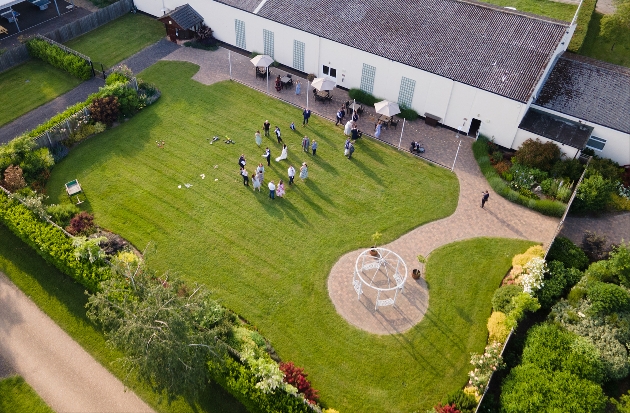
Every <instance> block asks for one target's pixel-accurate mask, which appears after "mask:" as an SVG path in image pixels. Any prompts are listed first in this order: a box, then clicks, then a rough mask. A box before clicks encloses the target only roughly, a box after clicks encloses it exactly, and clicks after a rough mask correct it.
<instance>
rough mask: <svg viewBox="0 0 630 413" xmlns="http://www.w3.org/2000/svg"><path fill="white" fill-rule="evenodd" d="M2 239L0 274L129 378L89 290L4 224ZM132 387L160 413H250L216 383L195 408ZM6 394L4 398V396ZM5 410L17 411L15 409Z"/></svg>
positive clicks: (112, 368)
mask: <svg viewBox="0 0 630 413" xmlns="http://www.w3.org/2000/svg"><path fill="white" fill-rule="evenodd" d="M0 240H1V241H0V271H2V272H4V273H5V274H6V275H7V276H8V277H9V279H10V280H11V281H12V282H13V283H14V284H16V285H17V286H18V288H19V289H20V290H22V291H23V292H24V293H25V294H26V295H27V296H29V297H30V298H31V299H32V300H33V301H34V302H35V304H37V306H38V307H39V308H40V309H41V310H42V311H43V312H45V313H46V314H47V315H48V316H49V317H50V318H52V319H53V321H55V323H57V324H58V325H59V326H60V327H61V328H62V329H63V330H64V331H65V332H66V333H68V335H70V336H71V337H72V338H73V339H74V340H76V341H77V342H78V343H79V344H80V345H81V346H82V347H83V348H84V349H85V350H86V351H87V352H88V353H90V354H91V355H92V357H94V358H95V359H96V360H97V361H98V362H99V363H101V364H102V365H103V366H105V367H106V368H107V369H108V370H109V371H111V372H112V373H113V374H115V375H116V376H117V377H118V378H120V379H122V378H124V377H125V372H124V371H123V370H122V368H121V367H120V365H119V364H117V363H115V361H116V360H117V359H118V358H120V357H121V356H122V354H121V353H119V352H117V351H116V350H113V349H112V348H110V347H109V346H108V345H107V344H106V342H105V337H104V336H103V334H102V332H101V331H100V329H98V328H96V327H95V326H94V324H92V323H91V322H90V320H89V319H88V318H87V316H86V315H85V304H86V303H87V296H86V295H85V294H84V288H83V287H81V286H80V285H78V284H76V283H75V282H74V281H73V280H71V279H70V278H69V277H67V276H65V275H64V274H62V273H60V272H59V271H58V270H57V269H55V268H54V267H52V266H51V265H49V264H48V263H46V262H45V261H44V260H43V259H42V258H41V257H39V256H38V255H37V254H36V253H35V251H33V250H32V249H31V248H30V247H29V246H27V245H26V244H24V243H23V242H22V241H21V240H20V239H18V238H17V237H16V236H15V235H13V233H11V231H9V230H8V229H7V228H6V227H4V226H3V225H0ZM129 385H130V387H131V388H132V390H133V391H135V392H136V394H138V396H140V397H141V398H142V399H143V400H145V401H146V402H147V403H149V405H151V406H152V407H153V408H154V409H156V410H157V411H159V412H164V413H167V412H168V413H189V412H196V411H203V412H210V413H222V412H227V413H244V412H245V411H246V410H245V409H244V408H243V407H242V406H241V405H240V404H238V403H237V402H236V401H235V400H234V398H233V397H232V396H230V395H229V394H227V393H226V392H225V391H223V389H222V388H220V387H219V386H217V385H211V386H208V389H207V391H206V392H205V394H203V395H202V397H201V400H200V401H199V403H198V405H196V406H189V405H188V404H186V403H185V402H184V401H183V400H177V401H175V402H174V403H172V404H171V405H170V406H169V405H167V404H166V401H165V400H163V399H162V397H161V396H160V395H158V394H155V393H153V392H152V391H151V389H150V388H149V387H148V386H143V385H140V384H139V383H138V382H135V381H132V382H131V383H129ZM1 390H2V389H0V394H3V395H4V393H3V392H2V391H1ZM0 400H1V398H0ZM0 405H1V403H0ZM6 411H7V412H12V413H13V412H15V411H16V410H6ZM1 412H2V411H1V410H0V413H1Z"/></svg>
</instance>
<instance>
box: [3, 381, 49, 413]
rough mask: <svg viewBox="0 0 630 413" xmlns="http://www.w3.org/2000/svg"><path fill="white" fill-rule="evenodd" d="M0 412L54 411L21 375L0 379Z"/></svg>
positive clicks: (39, 412) (28, 412) (33, 412)
mask: <svg viewBox="0 0 630 413" xmlns="http://www.w3.org/2000/svg"><path fill="white" fill-rule="evenodd" d="M0 413H54V412H53V410H52V409H51V408H50V407H48V405H47V404H46V403H45V402H44V401H43V400H42V399H41V398H40V397H39V396H38V395H37V393H35V391H34V390H33V389H32V388H31V386H29V385H28V384H27V383H26V382H25V381H24V379H23V378H22V377H20V376H13V377H9V378H6V379H4V380H0Z"/></svg>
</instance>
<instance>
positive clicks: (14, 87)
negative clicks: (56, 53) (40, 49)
mask: <svg viewBox="0 0 630 413" xmlns="http://www.w3.org/2000/svg"><path fill="white" fill-rule="evenodd" d="M79 83H81V80H80V79H77V78H75V77H74V76H71V75H70V74H68V73H66V72H64V71H62V70H59V69H56V68H54V67H52V66H50V65H48V64H46V63H44V62H42V61H41V60H36V59H33V60H29V61H28V62H26V63H24V64H21V65H19V66H17V67H14V68H12V69H10V70H7V71H6V72H2V73H0V90H1V91H2V93H0V108H2V110H0V126H2V125H4V124H6V123H9V122H11V121H12V120H13V119H16V118H19V117H20V116H22V115H23V114H25V113H27V112H30V111H31V110H33V109H35V108H36V107H38V106H41V105H43V104H44V103H46V102H48V101H49V100H52V99H54V98H56V97H57V96H59V95H62V94H64V93H66V92H67V91H69V90H71V89H72V88H74V87H76V86H77V85H78V84H79ZM42 121H43V119H42Z"/></svg>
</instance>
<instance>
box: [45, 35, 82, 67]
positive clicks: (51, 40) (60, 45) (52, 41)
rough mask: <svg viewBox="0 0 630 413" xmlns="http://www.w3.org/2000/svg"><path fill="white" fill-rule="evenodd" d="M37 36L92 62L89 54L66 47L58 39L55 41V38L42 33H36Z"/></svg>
mask: <svg viewBox="0 0 630 413" xmlns="http://www.w3.org/2000/svg"><path fill="white" fill-rule="evenodd" d="M35 37H36V38H38V39H40V40H43V41H45V42H46V43H48V44H52V45H53V46H57V47H58V48H60V49H61V50H63V51H64V52H66V53H70V54H73V55H75V56H79V57H80V58H81V59H83V60H86V61H88V62H91V61H92V59H90V57H89V56H86V55H84V54H83V53H79V52H77V51H76V50H74V49H71V48H69V47H66V46H64V45H62V44H61V43H57V42H56V41H54V40H53V39H49V38H48V37H45V36H42V35H41V34H36V35H35Z"/></svg>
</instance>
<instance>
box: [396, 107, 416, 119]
mask: <svg viewBox="0 0 630 413" xmlns="http://www.w3.org/2000/svg"><path fill="white" fill-rule="evenodd" d="M398 116H400V117H401V118H403V119H407V120H416V119H418V116H419V115H418V112H416V111H415V110H413V109H409V108H400V115H398Z"/></svg>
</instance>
